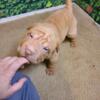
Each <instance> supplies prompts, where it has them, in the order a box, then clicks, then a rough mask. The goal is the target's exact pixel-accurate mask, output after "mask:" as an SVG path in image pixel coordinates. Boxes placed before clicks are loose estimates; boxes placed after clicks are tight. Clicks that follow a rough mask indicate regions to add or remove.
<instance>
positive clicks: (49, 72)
mask: <svg viewBox="0 0 100 100" xmlns="http://www.w3.org/2000/svg"><path fill="white" fill-rule="evenodd" d="M46 74H47V75H54V68H53V67H50V68H46Z"/></svg>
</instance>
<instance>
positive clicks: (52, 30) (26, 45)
mask: <svg viewBox="0 0 100 100" xmlns="http://www.w3.org/2000/svg"><path fill="white" fill-rule="evenodd" d="M76 36H77V21H76V18H75V16H74V15H73V11H72V1H71V0H67V1H66V7H65V8H64V9H61V10H58V11H56V12H55V13H53V14H52V15H51V16H49V17H48V18H47V19H46V20H44V22H43V23H36V24H35V25H34V26H33V27H30V28H28V31H27V35H26V36H25V38H24V39H23V40H22V42H21V43H20V44H19V46H18V52H19V54H20V56H23V57H25V58H27V59H28V60H29V61H30V62H31V63H33V64H38V63H40V62H43V61H44V60H46V61H47V62H46V64H47V70H46V72H47V74H50V75H51V74H53V73H54V66H55V63H56V62H57V59H58V49H59V46H60V44H61V43H62V42H63V41H64V39H65V38H66V37H69V38H70V39H71V45H72V46H75V41H76Z"/></svg>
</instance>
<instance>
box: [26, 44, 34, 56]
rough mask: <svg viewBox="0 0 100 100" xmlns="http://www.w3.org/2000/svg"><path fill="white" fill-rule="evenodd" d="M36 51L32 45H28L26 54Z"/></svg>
mask: <svg viewBox="0 0 100 100" xmlns="http://www.w3.org/2000/svg"><path fill="white" fill-rule="evenodd" d="M33 53H34V50H33V48H32V46H26V49H25V55H31V54H33Z"/></svg>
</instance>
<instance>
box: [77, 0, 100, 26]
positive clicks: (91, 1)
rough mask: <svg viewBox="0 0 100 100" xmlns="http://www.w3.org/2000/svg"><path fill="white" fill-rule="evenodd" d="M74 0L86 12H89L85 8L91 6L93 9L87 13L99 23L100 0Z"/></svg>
mask: <svg viewBox="0 0 100 100" xmlns="http://www.w3.org/2000/svg"><path fill="white" fill-rule="evenodd" d="M75 2H76V3H77V4H78V5H79V6H80V7H81V8H83V9H84V10H85V11H86V12H87V13H89V12H88V11H87V8H88V7H89V6H91V7H92V9H93V10H92V12H90V13H89V15H90V16H91V17H92V18H93V19H94V20H95V21H96V22H97V23H99V24H100V0H76V1H75Z"/></svg>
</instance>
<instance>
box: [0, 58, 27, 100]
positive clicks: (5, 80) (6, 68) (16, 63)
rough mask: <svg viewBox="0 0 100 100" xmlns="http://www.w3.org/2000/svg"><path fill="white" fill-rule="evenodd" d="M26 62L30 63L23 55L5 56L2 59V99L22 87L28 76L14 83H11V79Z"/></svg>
mask: <svg viewBox="0 0 100 100" xmlns="http://www.w3.org/2000/svg"><path fill="white" fill-rule="evenodd" d="M25 63H28V61H27V60H26V59H25V58H23V57H20V58H18V57H5V58H3V59H0V100H1V99H4V98H6V97H8V96H10V95H12V94H13V93H15V92H16V91H18V90H19V89H21V87H22V86H23V84H24V82H25V81H26V78H22V79H20V80H19V81H18V82H17V83H15V84H14V85H11V80H12V78H13V76H14V75H15V73H16V71H17V70H18V69H19V68H20V67H21V66H22V65H23V64H25Z"/></svg>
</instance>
